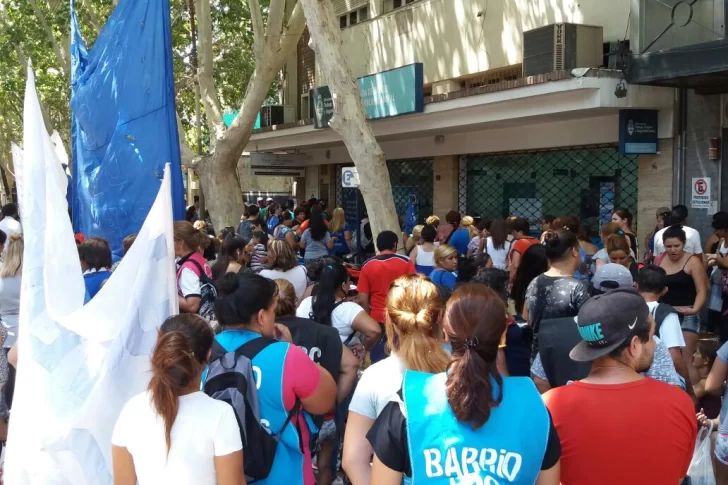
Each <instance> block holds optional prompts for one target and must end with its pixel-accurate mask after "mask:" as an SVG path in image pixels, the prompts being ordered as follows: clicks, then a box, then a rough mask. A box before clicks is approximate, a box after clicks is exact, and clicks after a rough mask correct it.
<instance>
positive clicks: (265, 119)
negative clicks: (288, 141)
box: [260, 104, 285, 128]
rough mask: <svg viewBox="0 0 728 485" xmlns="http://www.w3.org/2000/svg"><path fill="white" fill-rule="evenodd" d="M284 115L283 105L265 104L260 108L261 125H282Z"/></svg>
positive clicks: (262, 126)
mask: <svg viewBox="0 0 728 485" xmlns="http://www.w3.org/2000/svg"><path fill="white" fill-rule="evenodd" d="M283 116H284V115H283V106H281V105H277V104H273V105H269V106H263V107H262V108H261V109H260V126H261V128H265V127H267V126H275V125H282V124H283V123H284V122H285V121H284V118H283Z"/></svg>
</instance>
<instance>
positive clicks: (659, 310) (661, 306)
mask: <svg viewBox="0 0 728 485" xmlns="http://www.w3.org/2000/svg"><path fill="white" fill-rule="evenodd" d="M650 313H652V318H654V319H655V335H657V336H658V337H659V336H660V327H661V326H662V322H664V321H665V318H667V316H668V315H669V314H671V313H674V314H676V315H678V317H679V316H680V315H679V314H678V313H677V312H676V311H675V309H674V308H673V307H672V306H670V305H668V304H667V303H658V304H657V306H656V307H655V309H654V310H653V311H652V312H650Z"/></svg>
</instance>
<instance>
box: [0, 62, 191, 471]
mask: <svg viewBox="0 0 728 485" xmlns="http://www.w3.org/2000/svg"><path fill="white" fill-rule="evenodd" d="M23 147H24V150H23V153H22V169H18V167H16V170H18V171H20V172H21V173H22V180H23V184H22V192H21V194H19V195H20V200H21V201H22V203H21V205H22V208H23V228H24V232H25V234H24V238H25V253H24V256H23V257H24V262H23V281H22V292H21V301H20V323H19V326H20V327H19V337H18V346H19V347H18V356H19V364H18V374H17V381H16V387H15V396H14V401H13V408H12V417H11V424H10V436H9V440H8V449H7V456H6V462H5V476H4V478H5V480H6V482H5V483H8V484H13V485H26V484H34V485H35V484H38V485H41V484H42V485H111V484H112V475H111V434H112V431H113V427H114V424H115V423H116V419H117V417H118V415H119V413H120V411H121V408H122V407H123V405H124V404H125V402H126V401H127V400H128V399H129V398H130V397H131V396H133V395H134V394H137V393H139V392H141V391H143V390H144V389H145V388H146V386H147V383H148V382H149V377H150V376H149V368H150V362H149V355H150V353H151V350H152V348H153V346H154V343H155V342H156V339H157V329H158V328H159V326H160V325H161V323H162V322H163V321H164V320H165V319H166V318H167V317H169V316H170V315H172V314H175V313H176V312H177V311H178V307H177V292H176V278H175V266H174V238H173V232H172V201H171V183H170V175H169V171H170V170H169V166H167V167H166V169H165V171H164V179H163V181H162V184H161V187H160V189H159V193H158V195H157V198H156V200H155V202H154V205H153V206H152V208H151V210H150V212H149V215H148V216H147V219H146V221H145V223H144V225H143V227H142V229H141V231H140V233H139V235H138V237H137V239H136V242H135V243H134V245H133V246H132V247H131V249H130V251H129V253H128V254H127V255H126V257H125V258H124V259H123V261H122V262H121V264H120V265H119V267H118V268H117V269H116V271H115V272H114V273H113V275H112V276H111V278H110V279H109V280H108V281H107V282H106V284H105V285H104V286H103V288H102V289H101V291H99V293H98V294H97V295H96V296H95V297H94V298H93V299H92V300H91V301H90V302H89V303H87V304H86V305H84V304H83V301H84V295H85V289H84V282H83V276H82V274H81V266H80V263H79V259H78V251H77V249H76V245H75V242H74V239H73V230H72V227H71V222H70V220H69V218H68V213H67V212H66V200H65V193H66V184H67V180H66V176H65V174H64V172H63V170H62V168H61V165H60V163H59V161H58V158H57V156H56V154H55V146H54V144H53V143H52V142H51V139H50V137H49V136H48V134H47V132H46V131H45V128H44V125H43V119H42V116H41V111H40V105H39V103H38V98H37V94H36V90H35V80H34V78H33V72H32V70H31V68H30V66H29V67H28V80H27V85H26V91H25V109H24V136H23Z"/></svg>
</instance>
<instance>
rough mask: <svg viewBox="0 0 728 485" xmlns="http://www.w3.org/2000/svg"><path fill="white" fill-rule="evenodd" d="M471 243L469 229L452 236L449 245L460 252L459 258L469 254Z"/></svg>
mask: <svg viewBox="0 0 728 485" xmlns="http://www.w3.org/2000/svg"><path fill="white" fill-rule="evenodd" d="M469 242H470V231H469V230H467V229H463V228H461V229H458V230H457V231H455V232H454V233H453V235H452V236H450V241H448V244H449V245H450V246H452V247H454V248H455V249H457V250H458V256H465V255H466V254H467V253H468V243H469Z"/></svg>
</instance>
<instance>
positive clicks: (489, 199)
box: [458, 146, 639, 230]
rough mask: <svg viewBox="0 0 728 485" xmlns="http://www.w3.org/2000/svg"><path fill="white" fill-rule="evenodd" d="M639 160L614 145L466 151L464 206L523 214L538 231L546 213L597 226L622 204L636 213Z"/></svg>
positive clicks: (475, 212) (492, 214)
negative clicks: (532, 149) (509, 150)
mask: <svg viewBox="0 0 728 485" xmlns="http://www.w3.org/2000/svg"><path fill="white" fill-rule="evenodd" d="M638 159H639V157H638V156H636V155H620V154H619V153H618V152H617V148H616V147H615V146H584V147H570V148H560V149H553V150H542V151H528V152H525V151H524V152H507V153H489V154H482V155H466V156H463V157H461V159H460V172H459V180H458V182H459V183H458V186H459V187H458V189H459V190H458V201H459V210H460V212H461V213H463V214H468V215H472V216H481V217H484V218H491V219H492V218H496V217H502V218H505V217H508V216H509V215H515V216H519V217H523V218H526V219H528V220H529V221H530V222H531V225H532V226H534V227H533V229H534V230H535V229H536V227H535V226H537V225H538V224H539V221H540V219H541V217H542V216H544V215H553V216H557V217H558V216H564V215H574V216H578V217H579V218H580V219H581V220H582V222H583V223H584V224H585V225H587V226H588V227H590V228H591V229H592V230H596V229H597V228H598V227H599V226H600V225H601V224H603V223H605V222H608V221H609V220H611V214H612V211H613V209H615V208H617V207H625V208H627V209H629V210H630V211H631V212H632V213H633V214H636V213H637V188H638V187H637V180H638V170H639V163H638ZM633 229H635V230H636V227H634V228H633Z"/></svg>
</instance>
